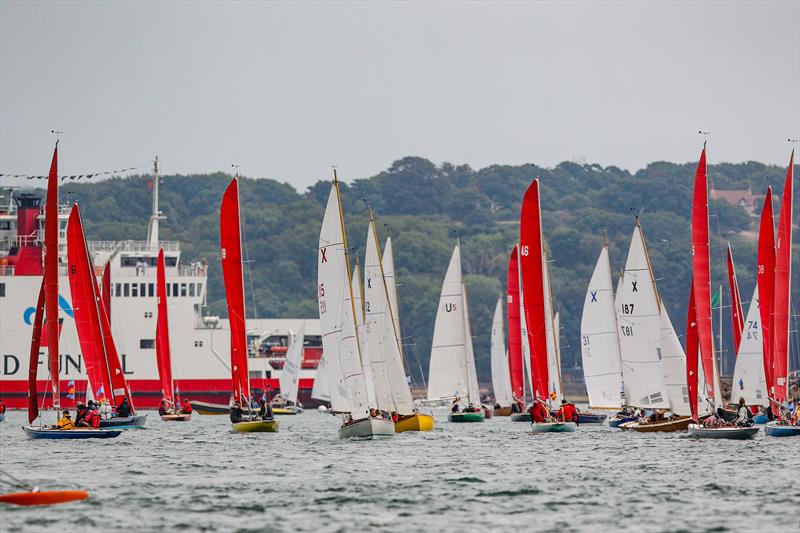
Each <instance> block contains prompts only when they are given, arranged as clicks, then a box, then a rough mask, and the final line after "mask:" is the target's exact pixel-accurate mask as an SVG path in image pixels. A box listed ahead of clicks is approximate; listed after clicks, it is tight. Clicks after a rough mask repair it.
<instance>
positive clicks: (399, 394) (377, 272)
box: [364, 221, 414, 414]
mask: <svg viewBox="0 0 800 533" xmlns="http://www.w3.org/2000/svg"><path fill="white" fill-rule="evenodd" d="M364 310H365V316H366V329H367V345H368V350H369V353H370V358H371V361H372V374H373V379H374V380H375V392H376V396H377V399H378V406H379V407H380V408H381V409H384V410H386V411H394V412H397V413H400V414H411V413H412V412H413V410H414V404H413V400H412V398H411V391H410V390H409V388H408V382H407V381H406V372H405V368H404V367H403V356H402V354H401V353H400V341H399V339H398V338H397V335H396V333H395V322H394V320H393V314H392V309H391V303H390V300H389V288H388V286H387V284H386V283H385V280H384V271H383V266H382V264H381V257H380V252H379V249H378V235H377V232H376V231H375V223H374V221H371V222H370V225H369V229H368V231H367V248H366V257H365V259H364Z"/></svg>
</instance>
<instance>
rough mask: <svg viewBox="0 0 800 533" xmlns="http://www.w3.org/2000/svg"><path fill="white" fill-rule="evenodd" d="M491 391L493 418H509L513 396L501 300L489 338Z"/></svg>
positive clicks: (501, 300)
mask: <svg viewBox="0 0 800 533" xmlns="http://www.w3.org/2000/svg"><path fill="white" fill-rule="evenodd" d="M491 357H492V390H493V392H494V402H495V408H494V414H495V416H509V415H510V414H511V404H512V403H513V402H514V396H513V394H512V392H511V377H510V375H509V369H508V352H507V351H506V347H505V339H504V335H503V299H502V298H498V299H497V305H495V307H494V318H493V319H492V337H491Z"/></svg>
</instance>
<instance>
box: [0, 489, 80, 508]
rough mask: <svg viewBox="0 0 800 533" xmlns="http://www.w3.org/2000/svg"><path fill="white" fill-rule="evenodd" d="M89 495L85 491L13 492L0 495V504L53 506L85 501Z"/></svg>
mask: <svg viewBox="0 0 800 533" xmlns="http://www.w3.org/2000/svg"><path fill="white" fill-rule="evenodd" d="M88 497H89V493H88V492H86V491H85V490H43V491H40V492H14V493H11V494H0V502H1V503H10V504H12V505H53V504H55V503H66V502H72V501H76V500H85V499H86V498H88Z"/></svg>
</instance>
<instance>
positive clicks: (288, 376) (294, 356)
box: [280, 323, 306, 404]
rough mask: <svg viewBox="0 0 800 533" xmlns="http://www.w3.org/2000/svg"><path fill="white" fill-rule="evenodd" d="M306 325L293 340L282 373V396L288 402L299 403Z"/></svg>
mask: <svg viewBox="0 0 800 533" xmlns="http://www.w3.org/2000/svg"><path fill="white" fill-rule="evenodd" d="M305 334H306V325H305V323H303V324H302V325H301V326H300V330H299V331H298V332H297V335H294V337H293V338H292V343H291V344H290V345H289V349H288V350H287V351H286V359H285V360H284V363H283V370H282V371H281V376H280V384H281V396H283V397H284V398H285V399H286V400H287V401H290V402H292V403H294V404H296V403H297V392H298V391H299V390H300V389H299V386H298V384H299V381H300V367H301V366H302V364H303V343H304V342H305Z"/></svg>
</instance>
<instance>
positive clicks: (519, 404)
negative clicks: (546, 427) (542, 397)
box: [511, 396, 525, 414]
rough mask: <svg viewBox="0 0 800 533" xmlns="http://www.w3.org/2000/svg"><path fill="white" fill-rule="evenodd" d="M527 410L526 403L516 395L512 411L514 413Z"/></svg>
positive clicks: (512, 403)
mask: <svg viewBox="0 0 800 533" xmlns="http://www.w3.org/2000/svg"><path fill="white" fill-rule="evenodd" d="M524 410H525V403H524V402H523V401H522V400H520V399H519V398H517V397H516V396H514V401H512V402H511V412H512V413H515V414H516V413H521V412H523V411H524Z"/></svg>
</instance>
